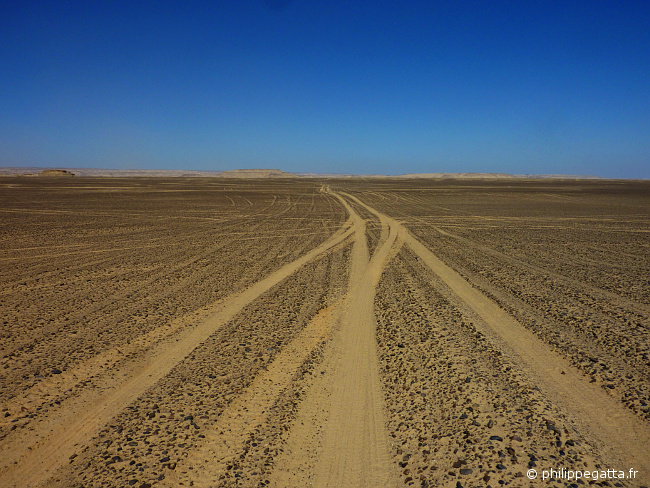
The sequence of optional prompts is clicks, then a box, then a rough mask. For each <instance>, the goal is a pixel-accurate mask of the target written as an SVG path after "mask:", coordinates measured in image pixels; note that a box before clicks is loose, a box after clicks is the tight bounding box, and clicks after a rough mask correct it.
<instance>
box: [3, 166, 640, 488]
mask: <svg viewBox="0 0 650 488" xmlns="http://www.w3.org/2000/svg"><path fill="white" fill-rule="evenodd" d="M235 176H236V175H235ZM253 176H259V175H257V174H256V175H253ZM273 176H277V174H275V175H273V174H272V175H270V177H266V178H256V177H250V178H246V179H240V178H206V177H200V176H195V177H192V178H189V177H188V178H184V177H175V178H169V177H146V176H143V177H137V178H136V177H117V176H115V177H112V178H101V177H96V176H74V177H60V176H59V177H55V176H51V177H48V176H42V177H38V178H34V177H29V176H0V200H1V205H0V214H1V215H2V220H1V229H2V235H1V237H0V260H1V261H2V262H3V263H4V265H3V266H2V267H1V268H0V273H2V289H0V311H1V312H0V313H1V315H2V317H1V318H0V320H2V324H3V326H2V329H1V334H2V340H1V341H0V348H1V355H0V358H1V359H0V404H1V407H0V486H2V487H51V488H73V487H74V488H82V487H84V488H86V487H128V486H134V487H136V488H152V487H181V486H183V487H189V486H194V487H250V488H252V487H266V486H269V487H277V488H298V487H300V488H302V487H310V486H312V487H318V488H321V487H331V488H344V487H398V486H413V487H417V488H434V487H455V488H473V487H497V486H511V487H521V486H567V487H578V486H581V485H594V486H617V487H642V486H649V485H650V454H649V452H650V451H649V450H648V446H649V445H650V424H649V421H650V405H649V404H648V402H649V401H650V398H649V397H650V356H649V355H650V331H649V326H650V287H649V281H648V277H649V276H650V259H649V258H648V256H649V255H650V252H649V251H650V249H649V247H650V241H649V240H648V236H649V233H650V181H631V180H630V181H625V180H598V179H593V180H590V179H576V180H568V179H567V180H562V179H524V178H490V179H480V178H477V179H467V178H464V179H463V178H460V179H432V178H412V179H411V178H391V177H384V178H333V177H332V178H325V177H317V176H314V177H312V178H275V177H273ZM576 472H581V473H582V474H581V476H582V479H579V480H578V479H576V474H575V473H576ZM568 473H574V474H573V475H570V474H568ZM585 473H589V474H588V475H587V477H585ZM572 476H573V477H572Z"/></svg>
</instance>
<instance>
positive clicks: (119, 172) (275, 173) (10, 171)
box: [0, 166, 598, 179]
mask: <svg viewBox="0 0 650 488" xmlns="http://www.w3.org/2000/svg"><path fill="white" fill-rule="evenodd" d="M57 170H64V171H68V172H70V173H73V174H74V175H76V176H95V177H98V176H104V177H129V176H132V177H162V178H174V177H194V178H200V177H221V178H358V177H363V178H437V179H445V178H465V179H499V178H555V179H594V178H598V177H597V176H585V175H563V174H557V175H515V174H508V173H407V174H403V175H381V174H367V175H365V174H364V175H354V174H319V173H289V172H286V171H282V170H280V169H236V170H227V171H192V170H188V171H184V170H144V169H96V168H57ZM44 171H45V172H48V171H52V168H43V167H37V166H33V167H4V168H0V175H29V176H39V175H42V173H43V172H44ZM50 176H52V175H51V174H50Z"/></svg>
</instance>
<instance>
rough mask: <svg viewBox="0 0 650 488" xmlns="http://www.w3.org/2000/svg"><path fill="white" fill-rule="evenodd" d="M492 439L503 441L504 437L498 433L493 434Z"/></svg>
mask: <svg viewBox="0 0 650 488" xmlns="http://www.w3.org/2000/svg"><path fill="white" fill-rule="evenodd" d="M490 440H491V441H502V440H503V438H502V437H501V436H498V435H493V436H490Z"/></svg>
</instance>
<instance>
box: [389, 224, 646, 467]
mask: <svg viewBox="0 0 650 488" xmlns="http://www.w3.org/2000/svg"><path fill="white" fill-rule="evenodd" d="M383 219H384V220H386V221H387V222H388V224H389V225H390V226H392V227H395V228H397V229H400V230H401V232H402V236H403V237H402V238H403V239H404V244H405V245H406V246H408V247H409V248H410V249H411V250H412V251H413V252H414V253H415V254H416V255H417V256H418V257H419V258H420V260H421V261H422V264H423V265H425V266H427V267H428V268H429V269H430V270H431V271H433V272H434V274H436V275H437V276H438V277H439V278H440V279H441V280H442V281H443V282H444V283H445V284H446V285H447V286H448V287H449V290H450V291H451V292H452V293H453V294H454V295H455V296H456V297H458V298H459V299H460V300H461V301H462V302H463V303H464V304H465V305H466V306H467V308H469V309H470V310H471V311H472V312H473V313H475V314H476V315H477V316H478V317H480V319H482V323H483V324H484V326H485V329H486V331H487V332H488V333H490V334H491V335H493V336H495V335H496V336H497V337H498V338H499V339H500V340H502V341H503V342H504V343H505V344H506V345H507V346H508V347H509V348H510V349H511V350H512V351H513V353H514V354H515V355H516V356H517V357H518V359H519V362H520V364H521V365H522V366H523V367H524V368H525V369H527V370H528V371H529V372H530V373H531V374H532V375H533V376H534V377H535V378H536V380H537V382H538V384H539V385H540V387H541V388H542V389H543V390H544V392H545V394H546V395H548V396H549V397H550V398H552V399H554V400H555V401H556V402H557V403H558V404H559V405H561V406H563V407H564V408H565V409H566V410H567V411H568V412H569V413H570V414H571V415H572V417H573V418H574V420H575V421H576V423H577V424H578V425H580V426H582V427H583V428H584V429H585V430H586V431H587V432H588V433H589V434H591V435H592V436H593V437H595V438H596V439H597V441H599V443H600V446H601V448H602V450H603V452H605V453H607V455H608V457H609V458H610V459H612V460H616V461H619V462H622V463H623V464H622V466H630V467H632V466H633V467H635V468H636V469H640V470H641V472H642V473H643V476H647V474H648V473H650V459H649V457H648V455H647V446H648V445H649V444H650V429H648V426H647V425H646V424H644V423H643V422H642V421H640V420H639V419H638V418H636V417H635V416H634V415H633V414H632V413H631V412H629V411H628V410H627V409H625V407H623V406H622V405H621V404H620V403H619V402H617V401H616V400H615V399H613V398H612V397H610V396H609V395H607V393H605V392H604V391H603V390H602V389H600V388H599V387H598V386H595V385H593V384H591V383H589V380H588V379H586V378H585V377H584V376H583V375H582V374H581V373H580V372H579V371H578V370H576V369H575V368H574V367H573V366H572V365H571V364H570V363H569V361H567V360H566V359H565V358H564V357H562V356H560V355H559V354H557V353H556V352H554V351H553V350H552V349H551V348H550V347H549V346H548V345H547V344H546V343H544V342H543V341H542V340H540V339H539V338H538V337H537V336H535V334H533V333H532V332H531V331H529V330H528V329H526V328H525V327H524V326H523V325H521V324H520V323H519V322H517V321H516V320H515V319H514V318H513V317H512V316H510V315H509V314H508V313H507V312H505V311H504V310H503V309H502V308H501V307H499V305H497V304H496V303H495V302H494V301H493V300H491V299H490V298H488V297H487V296H486V295H484V294H483V293H482V292H481V291H479V290H478V289H476V288H475V287H473V286H472V284H471V283H469V282H468V281H467V280H465V278H463V277H462V276H461V275H460V274H459V273H458V272H456V271H455V270H454V269H452V268H451V267H449V266H448V265H446V264H445V263H444V262H443V261H442V260H440V259H439V258H438V257H437V256H436V255H435V254H434V253H433V252H431V251H430V250H429V249H428V248H427V247H426V246H424V245H423V244H422V243H421V242H420V241H419V240H417V239H416V238H415V237H413V235H411V234H410V233H409V232H408V231H407V230H406V228H405V227H404V226H402V225H401V224H400V223H399V222H397V221H396V220H394V219H392V218H390V217H388V216H385V215H384V216H383Z"/></svg>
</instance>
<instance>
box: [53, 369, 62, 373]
mask: <svg viewBox="0 0 650 488" xmlns="http://www.w3.org/2000/svg"><path fill="white" fill-rule="evenodd" d="M61 373H63V371H61V370H60V369H59V368H54V369H53V370H52V374H61Z"/></svg>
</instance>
